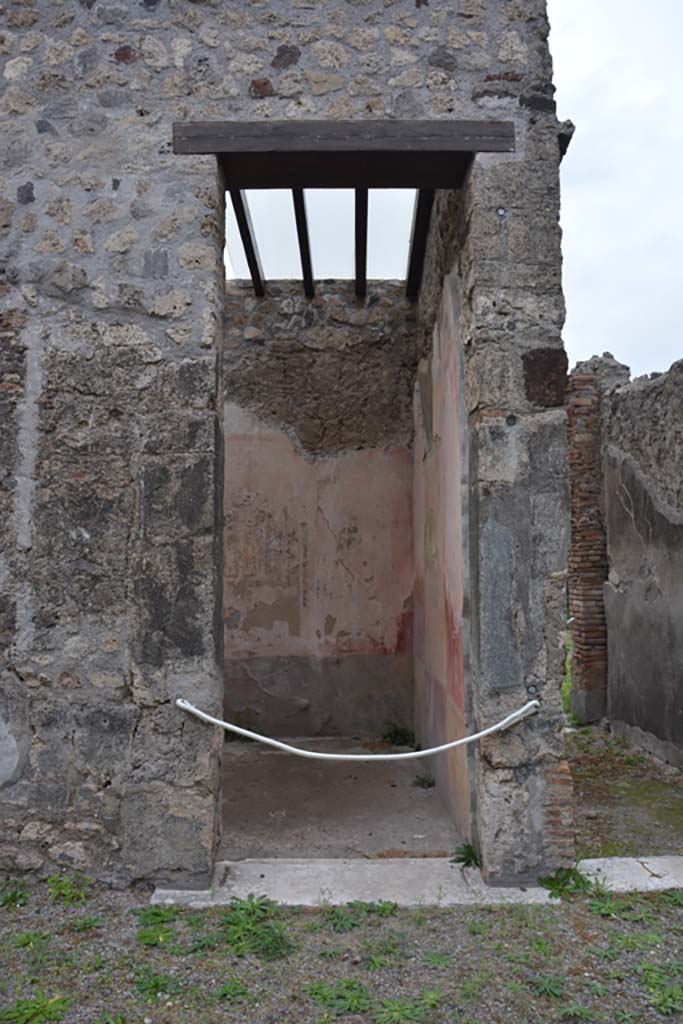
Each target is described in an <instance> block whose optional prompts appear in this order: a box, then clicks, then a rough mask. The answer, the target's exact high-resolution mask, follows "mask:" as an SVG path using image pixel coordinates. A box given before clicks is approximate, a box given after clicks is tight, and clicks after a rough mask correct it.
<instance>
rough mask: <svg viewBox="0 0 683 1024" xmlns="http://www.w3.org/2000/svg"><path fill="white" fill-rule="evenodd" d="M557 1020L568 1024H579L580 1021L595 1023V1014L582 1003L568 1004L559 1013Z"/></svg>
mask: <svg viewBox="0 0 683 1024" xmlns="http://www.w3.org/2000/svg"><path fill="white" fill-rule="evenodd" d="M557 1019H558V1020H562V1021H567V1022H568V1024H578V1022H580V1021H593V1020H595V1014H594V1013H593V1011H592V1010H590V1009H589V1008H588V1007H587V1006H581V1005H580V1003H568V1004H567V1006H562V1007H560V1009H559V1010H558V1011H557Z"/></svg>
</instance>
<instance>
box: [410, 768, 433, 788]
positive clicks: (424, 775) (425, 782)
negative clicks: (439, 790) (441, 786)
mask: <svg viewBox="0 0 683 1024" xmlns="http://www.w3.org/2000/svg"><path fill="white" fill-rule="evenodd" d="M412 784H413V786H415V787H416V788H417V789H434V786H435V785H436V779H435V778H434V776H433V775H431V774H430V773H429V772H418V773H417V775H416V776H415V778H414V779H413V782H412Z"/></svg>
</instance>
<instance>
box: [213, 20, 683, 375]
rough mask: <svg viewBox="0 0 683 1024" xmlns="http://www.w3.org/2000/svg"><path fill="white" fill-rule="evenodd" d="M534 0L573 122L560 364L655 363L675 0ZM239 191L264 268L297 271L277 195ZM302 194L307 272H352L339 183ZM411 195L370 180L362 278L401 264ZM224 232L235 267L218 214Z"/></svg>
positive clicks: (665, 342)
mask: <svg viewBox="0 0 683 1024" xmlns="http://www.w3.org/2000/svg"><path fill="white" fill-rule="evenodd" d="M548 7H549V14H550V21H551V26H552V32H551V37H550V45H551V49H552V52H553V58H554V64H555V83H556V86H557V96H556V98H557V103H558V116H559V118H560V119H564V118H571V120H572V121H574V123H575V124H576V134H575V135H574V138H573V140H572V143H571V145H570V147H569V152H568V154H567V156H566V157H565V159H564V162H563V164H562V228H563V253H564V274H563V283H564V291H565V297H566V300H567V322H566V326H565V330H564V339H565V344H566V346H567V350H568V353H569V360H570V364H571V365H573V364H574V363H575V362H576V361H577V360H578V359H586V358H588V357H589V356H591V355H593V353H596V352H604V351H609V352H611V353H612V354H613V355H614V356H615V357H616V358H617V359H619V360H620V361H621V362H624V363H627V364H628V365H629V366H630V367H631V371H632V374H633V375H634V376H635V375H637V374H641V373H648V372H650V371H652V370H666V369H668V368H669V366H670V365H671V363H672V362H673V361H674V360H675V359H677V358H680V357H682V356H683V329H682V328H681V324H680V320H681V317H680V313H679V309H678V306H677V304H676V303H677V299H678V298H679V297H680V293H681V291H682V285H683V280H682V275H681V267H682V264H683V257H682V255H681V248H682V247H683V180H682V178H683V174H682V172H683V131H682V130H681V109H680V107H681V101H683V88H682V83H683V64H682V63H681V59H680V45H681V39H682V38H683V0H649V2H646V0H548ZM248 195H249V200H250V208H251V214H252V219H253V221H254V228H255V233H256V236H257V239H258V244H259V249H260V253H261V259H262V262H263V269H264V273H265V275H266V278H278V277H300V276H301V268H300V264H299V257H298V249H297V246H296V232H295V227H294V216H293V212H292V201H291V195H290V194H289V193H287V192H251V193H248ZM306 198H307V204H308V210H309V231H310V233H311V250H312V257H313V269H314V274H315V276H316V278H318V279H322V278H325V277H335V278H339V277H352V276H353V266H352V259H353V198H352V193H351V192H346V191H342V192H339V191H336V192H335V191H334V190H328V191H320V192H317V191H313V190H311V191H308V192H307V194H306ZM412 203H413V194H412V193H411V192H408V191H397V190H387V191H382V190H374V191H371V193H370V214H369V238H368V276H369V277H371V278H372V277H377V278H396V277H398V278H402V277H405V269H406V260H407V252H408V237H409V233H410V219H411V213H412ZM228 237H229V238H230V239H231V240H232V241H231V246H230V258H231V260H232V263H233V265H234V271H235V274H236V276H238V277H247V276H248V274H247V268H246V264H245V262H244V257H243V254H242V249H241V245H240V243H239V241H238V240H237V238H236V225H235V223H234V221H233V219H232V215H231V214H230V216H229V218H228ZM330 240H331V241H332V244H330ZM228 274H229V276H232V274H231V268H230V264H229V263H228Z"/></svg>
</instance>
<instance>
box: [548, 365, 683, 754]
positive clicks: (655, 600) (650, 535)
mask: <svg viewBox="0 0 683 1024" xmlns="http://www.w3.org/2000/svg"><path fill="white" fill-rule="evenodd" d="M629 376H630V375H629V370H628V367H626V366H623V365H621V364H620V363H617V362H616V360H614V359H613V357H612V356H611V355H610V354H609V353H604V355H603V356H601V357H600V356H594V357H593V358H592V359H590V360H587V361H586V362H584V363H579V364H578V365H577V367H576V368H575V369H574V370H573V371H572V374H571V377H570V388H569V398H568V410H569V424H570V431H569V440H570V475H571V487H572V549H571V553H570V558H569V600H570V609H571V613H572V615H573V616H574V621H573V622H572V626H571V630H572V641H573V650H572V698H571V699H572V709H573V710H574V712H575V714H576V715H577V717H578V718H579V719H580V720H581V721H588V722H591V721H598V720H599V719H600V718H602V717H603V716H604V715H607V717H608V718H609V720H610V725H611V727H612V729H613V730H614V731H615V732H617V733H621V734H623V735H625V736H627V737H628V738H629V740H631V742H633V743H635V744H639V745H641V746H643V747H644V748H645V749H647V750H649V751H650V752H651V753H653V754H655V755H657V756H659V757H662V758H664V759H665V760H668V761H671V762H672V763H674V764H681V763H683V753H682V751H683V705H682V704H681V691H682V687H683V676H682V674H681V665H682V664H683V603H682V602H683V582H682V581H683V554H682V552H683V483H682V480H683V401H682V399H681V383H683V361H679V362H677V363H674V364H673V366H672V367H671V369H670V370H669V372H668V373H664V374H653V375H652V376H651V377H649V378H648V377H644V378H638V379H636V380H634V381H633V382H631V383H629Z"/></svg>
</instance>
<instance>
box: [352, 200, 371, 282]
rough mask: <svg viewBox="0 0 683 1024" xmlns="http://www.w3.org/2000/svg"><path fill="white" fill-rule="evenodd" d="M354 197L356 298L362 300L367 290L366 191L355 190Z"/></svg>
mask: <svg viewBox="0 0 683 1024" xmlns="http://www.w3.org/2000/svg"><path fill="white" fill-rule="evenodd" d="M355 196H356V217H355V235H356V238H355V256H356V297H357V298H359V299H364V298H365V293H366V292H367V289H368V190H367V189H366V188H357V189H356V193H355Z"/></svg>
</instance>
